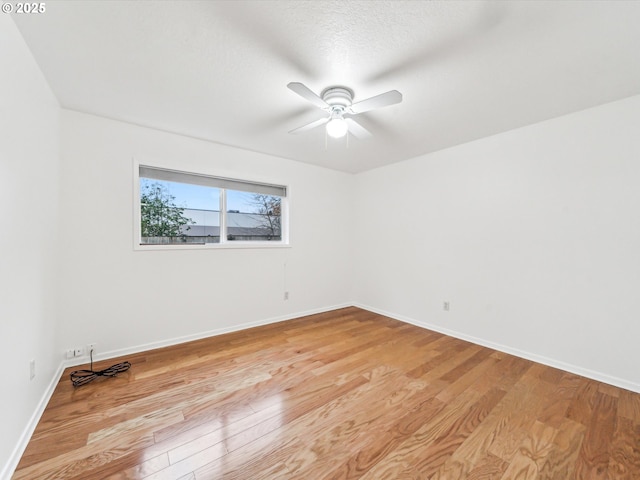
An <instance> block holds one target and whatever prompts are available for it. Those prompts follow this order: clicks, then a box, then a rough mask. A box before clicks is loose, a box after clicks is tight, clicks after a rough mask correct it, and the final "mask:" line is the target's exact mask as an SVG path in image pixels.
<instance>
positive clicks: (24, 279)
mask: <svg viewBox="0 0 640 480" xmlns="http://www.w3.org/2000/svg"><path fill="white" fill-rule="evenodd" d="M59 110H60V108H59V106H58V103H57V100H56V99H55V97H54V96H53V94H52V93H51V91H50V89H49V87H48V85H47V83H46V81H45V80H44V77H43V75H42V73H41V72H40V69H39V68H38V66H37V65H36V63H35V61H34V60H33V57H32V56H31V53H30V52H29V49H28V48H27V46H26V44H25V43H24V41H23V39H22V37H21V35H20V34H19V32H18V29H17V28H16V26H15V24H14V23H13V20H11V18H10V17H9V16H8V15H1V16H0V224H1V226H0V364H2V365H3V367H4V368H3V372H2V394H1V395H0V425H1V427H0V429H1V432H2V433H1V434H0V478H5V477H6V476H8V475H9V472H10V471H12V470H13V468H12V467H13V466H15V465H10V464H9V460H10V458H12V457H15V452H16V449H19V444H20V443H22V444H24V442H25V441H26V440H28V432H27V431H26V429H25V426H27V429H28V424H29V422H30V420H31V419H32V415H34V412H36V411H37V410H38V408H39V402H40V400H41V399H42V398H43V395H44V394H45V392H46V391H47V389H48V386H49V384H50V382H51V380H52V378H53V377H54V374H55V372H56V369H57V367H58V366H59V364H60V360H59V358H58V356H57V355H56V353H55V346H54V343H53V341H52V338H53V332H54V331H55V325H56V315H55V309H56V308H55V301H56V295H55V279H54V274H55V258H56V256H55V246H56V235H57V216H58V137H59ZM32 359H33V360H35V362H36V376H35V378H34V379H33V380H30V378H29V377H30V369H29V362H30V360H32Z"/></svg>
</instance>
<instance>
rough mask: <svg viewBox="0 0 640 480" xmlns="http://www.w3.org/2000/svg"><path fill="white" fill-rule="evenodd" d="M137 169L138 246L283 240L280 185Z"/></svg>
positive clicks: (284, 192) (283, 201)
mask: <svg viewBox="0 0 640 480" xmlns="http://www.w3.org/2000/svg"><path fill="white" fill-rule="evenodd" d="M137 168H138V172H137V173H138V187H139V204H138V207H139V208H138V211H137V213H138V215H137V216H138V220H139V221H138V220H137V222H138V223H139V224H138V231H139V237H138V239H137V243H138V245H183V246H184V245H210V244H236V245H237V244H242V243H244V244H258V243H264V244H267V243H269V244H285V243H286V242H285V240H286V228H285V227H286V221H285V219H286V215H284V213H285V211H286V207H287V205H286V200H287V189H286V187H284V186H280V185H269V184H263V183H255V182H250V181H245V180H236V179H230V178H222V177H213V176H208V175H200V174H195V173H187V172H180V171H177V170H167V169H163V168H157V167H151V166H144V165H139V166H138V167H137Z"/></svg>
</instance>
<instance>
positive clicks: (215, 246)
mask: <svg viewBox="0 0 640 480" xmlns="http://www.w3.org/2000/svg"><path fill="white" fill-rule="evenodd" d="M256 248H257V249H271V248H291V244H289V243H280V242H278V243H275V242H228V243H206V244H194V243H191V244H184V245H180V244H173V245H139V244H136V245H134V246H133V249H134V250H136V251H155V250H229V249H256Z"/></svg>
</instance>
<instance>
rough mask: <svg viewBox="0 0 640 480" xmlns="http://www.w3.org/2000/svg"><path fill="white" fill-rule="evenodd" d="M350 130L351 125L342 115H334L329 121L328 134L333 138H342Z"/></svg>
mask: <svg viewBox="0 0 640 480" xmlns="http://www.w3.org/2000/svg"><path fill="white" fill-rule="evenodd" d="M348 130H349V126H348V125H347V122H345V120H344V118H342V117H334V118H332V119H331V120H329V123H327V135H329V136H330V137H332V138H342V137H344V136H345V135H346V134H347V131H348Z"/></svg>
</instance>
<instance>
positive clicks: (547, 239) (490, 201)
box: [354, 96, 640, 391]
mask: <svg viewBox="0 0 640 480" xmlns="http://www.w3.org/2000/svg"><path fill="white" fill-rule="evenodd" d="M355 218H356V219H357V226H356V235H355V240H356V241H355V244H354V251H355V252H357V255H356V260H355V267H354V268H355V275H354V285H355V292H354V298H355V300H356V301H357V302H358V303H359V304H361V305H364V306H367V307H369V308H372V309H374V310H377V311H383V312H387V313H389V314H391V315H392V316H395V317H397V318H402V319H405V320H408V321H412V322H415V323H418V324H422V325H426V326H430V327H432V328H436V329H439V330H446V331H450V332H454V333H455V334H456V335H458V336H462V337H464V338H472V339H475V340H477V341H480V342H482V343H485V344H491V345H497V346H500V347H501V348H503V349H505V350H508V351H511V352H515V353H519V354H522V355H524V356H528V357H530V358H534V359H537V360H539V361H544V362H546V363H552V364H555V365H559V366H562V367H564V368H567V369H569V370H573V371H575V372H578V373H585V374H588V375H590V376H596V377H598V378H601V379H604V380H607V381H610V382H611V383H615V384H618V385H621V386H626V387H627V388H631V389H634V390H636V391H640V370H639V369H638V365H640V348H639V347H638V338H640V323H639V321H638V319H639V318H640V295H639V294H638V292H640V96H636V97H631V98H628V99H625V100H622V101H618V102H614V103H610V104H606V105H602V106H599V107H597V108H593V109H589V110H585V111H581V112H578V113H574V114H571V115H567V116H564V117H560V118H557V119H553V120H549V121H546V122H542V123H539V124H536V125H532V126H528V127H525V128H521V129H518V130H513V131H510V132H507V133H503V134H499V135H496V136H493V137H489V138H485V139H481V140H478V141H475V142H472V143H468V144H465V145H460V146H457V147H454V148H450V149H448V150H444V151H440V152H437V153H434V154H431V155H425V156H422V157H419V158H416V159H413V160H409V161H406V162H402V163H399V164H395V165H391V166H388V167H384V168H380V169H376V170H373V171H370V172H367V173H363V174H360V175H358V177H357V195H356V211H355ZM444 301H449V302H451V310H450V311H449V312H445V311H443V302H444Z"/></svg>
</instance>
